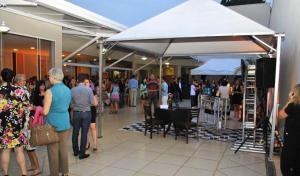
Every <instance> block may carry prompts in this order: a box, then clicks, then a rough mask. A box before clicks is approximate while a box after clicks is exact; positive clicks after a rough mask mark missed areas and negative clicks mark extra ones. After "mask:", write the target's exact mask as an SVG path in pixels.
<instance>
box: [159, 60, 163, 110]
mask: <svg viewBox="0 0 300 176" xmlns="http://www.w3.org/2000/svg"><path fill="white" fill-rule="evenodd" d="M162 59H163V57H160V58H159V104H161V83H162V81H161V80H162Z"/></svg>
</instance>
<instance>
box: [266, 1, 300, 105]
mask: <svg viewBox="0 0 300 176" xmlns="http://www.w3.org/2000/svg"><path fill="white" fill-rule="evenodd" d="M299 7H300V1H298V0H274V2H273V8H272V14H271V20H270V28H271V29H273V30H275V31H277V32H280V33H285V38H284V40H283V43H282V49H281V51H282V53H281V67H280V69H281V70H280V105H281V106H283V104H284V103H285V101H286V100H287V97H288V93H289V91H290V90H291V88H292V87H293V86H294V85H295V84H297V83H298V84H299V83H300V46H299V45H300V33H299V31H300V21H299V20H297V19H300V11H299Z"/></svg>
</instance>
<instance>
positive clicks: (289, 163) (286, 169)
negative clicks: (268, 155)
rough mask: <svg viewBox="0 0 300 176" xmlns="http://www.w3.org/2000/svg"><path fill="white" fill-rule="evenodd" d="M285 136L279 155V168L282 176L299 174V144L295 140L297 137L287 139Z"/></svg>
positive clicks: (296, 175)
mask: <svg viewBox="0 0 300 176" xmlns="http://www.w3.org/2000/svg"><path fill="white" fill-rule="evenodd" d="M288 138H289V137H287V136H285V141H284V147H283V148H282V152H281V157H280V168H281V172H282V175H283V176H298V175H300V146H299V144H298V145H297V142H291V141H290V140H294V141H297V140H299V139H288Z"/></svg>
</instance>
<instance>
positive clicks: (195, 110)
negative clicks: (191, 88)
mask: <svg viewBox="0 0 300 176" xmlns="http://www.w3.org/2000/svg"><path fill="white" fill-rule="evenodd" d="M190 111H191V119H194V118H195V119H197V120H198V118H199V113H200V108H191V109H190Z"/></svg>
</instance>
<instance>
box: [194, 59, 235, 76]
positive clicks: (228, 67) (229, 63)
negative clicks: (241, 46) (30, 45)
mask: <svg viewBox="0 0 300 176" xmlns="http://www.w3.org/2000/svg"><path fill="white" fill-rule="evenodd" d="M240 68H241V60H240V59H227V58H224V59H211V60H209V61H207V62H205V63H204V64H203V65H201V66H200V67H197V68H194V69H192V70H191V75H241V69H240Z"/></svg>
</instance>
